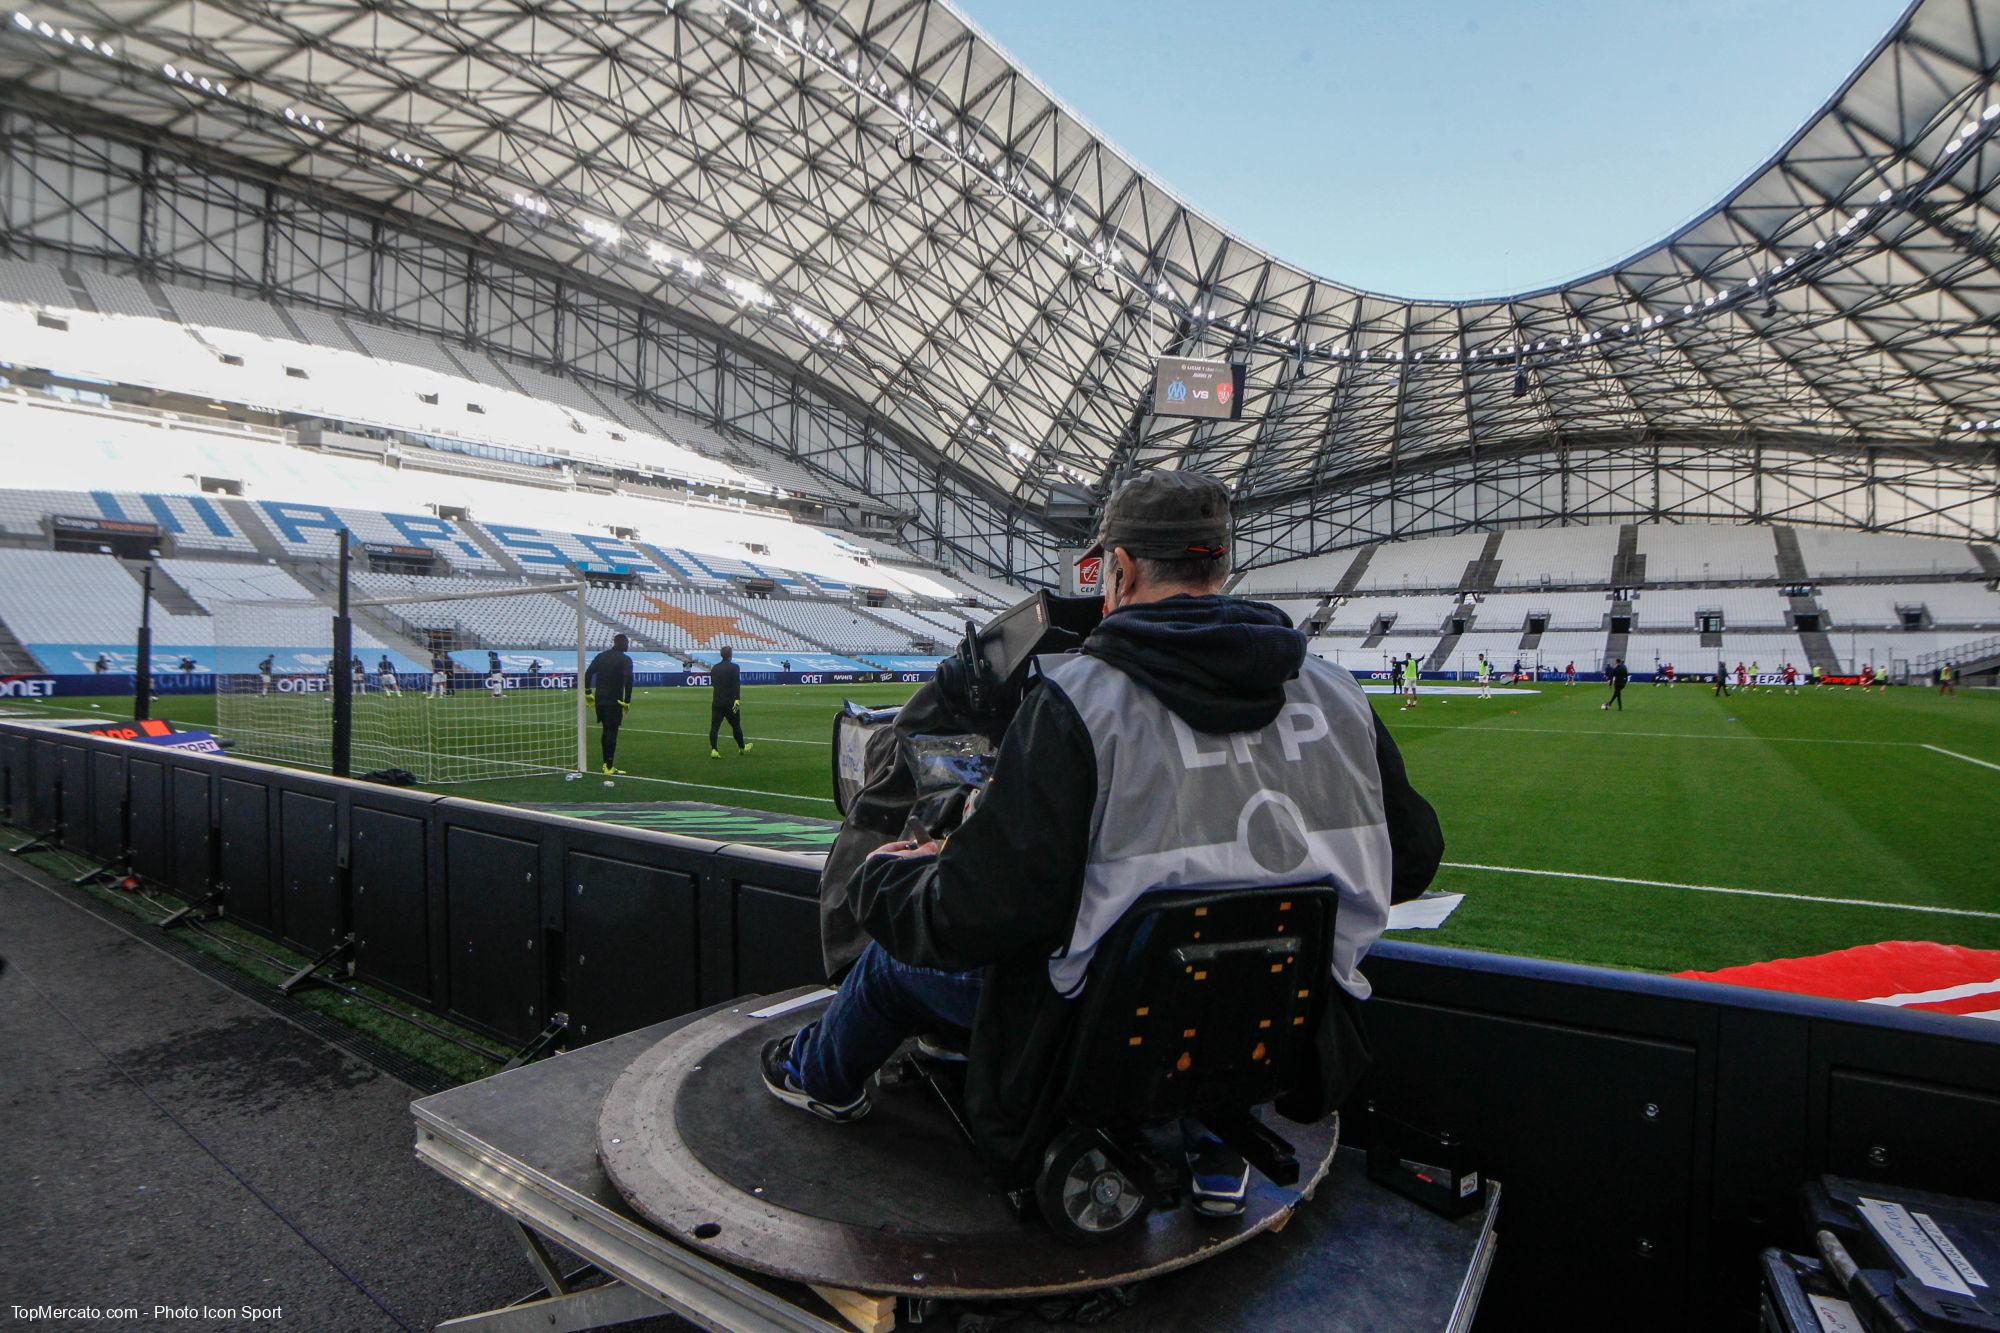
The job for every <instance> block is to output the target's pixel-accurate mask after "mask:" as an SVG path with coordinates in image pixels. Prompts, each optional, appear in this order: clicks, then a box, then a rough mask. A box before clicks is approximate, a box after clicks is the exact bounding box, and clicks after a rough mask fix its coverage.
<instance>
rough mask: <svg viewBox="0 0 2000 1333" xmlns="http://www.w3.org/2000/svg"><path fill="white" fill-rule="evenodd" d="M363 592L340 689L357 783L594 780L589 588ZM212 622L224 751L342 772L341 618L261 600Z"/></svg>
mask: <svg viewBox="0 0 2000 1333" xmlns="http://www.w3.org/2000/svg"><path fill="white" fill-rule="evenodd" d="M352 592H353V593H354V594H357V595H352V596H351V597H350V599H349V602H348V607H349V617H350V623H351V627H352V635H353V648H352V650H351V652H350V654H349V657H348V661H347V663H346V664H345V668H344V671H342V673H341V674H342V675H344V676H345V679H344V680H341V682H340V683H341V684H344V685H347V686H348V687H349V689H350V690H351V695H352V703H351V717H352V722H351V728H350V729H351V737H350V748H351V753H352V764H353V770H354V771H355V772H356V773H369V772H374V771H379V770H386V769H402V770H404V771H406V772H408V773H410V774H411V775H412V776H413V777H414V778H415V779H416V780H417V781H419V782H425V783H451V782H474V781H480V780H483V779H492V778H507V777H531V776H535V775H537V774H548V773H558V772H567V771H582V769H583V768H584V767H585V765H586V759H587V750H586V743H587V734H586V727H587V722H588V719H587V716H586V710H585V704H584V691H583V676H584V671H585V669H586V663H587V642H586V639H587V634H588V631H589V626H590V617H589V614H588V585H587V584H585V583H581V582H576V583H533V584H522V585H519V586H507V587H476V588H467V589H462V590H460V589H450V590H439V591H429V592H413V593H398V594H391V595H382V596H369V595H366V593H365V592H364V590H363V589H361V588H359V587H356V588H354V589H352ZM213 609H214V614H215V631H216V635H215V637H216V662H217V676H216V723H217V730H218V732H219V733H220V735H221V737H222V739H223V740H224V741H226V742H229V743H230V744H231V747H232V749H233V750H234V751H235V752H236V753H238V754H241V755H243V756H245V757H247V758H255V759H266V760H270V761H273V762H277V763H283V764H291V765H297V766H304V767H311V768H321V769H324V768H328V767H329V766H330V764H331V762H332V756H333V754H334V741H335V735H334V709H333V704H332V693H333V685H334V683H335V681H336V679H337V677H336V675H335V667H336V664H335V659H334V653H333V651H332V640H333V625H334V611H333V609H332V608H331V607H329V606H327V605H326V604H325V603H322V602H318V601H312V602H304V601H292V602H282V601H272V600H258V599H245V600H241V601H234V602H221V603H217V604H215V605H214V608H213ZM607 637H608V631H607Z"/></svg>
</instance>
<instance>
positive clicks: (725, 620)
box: [627, 597, 778, 648]
mask: <svg viewBox="0 0 2000 1333" xmlns="http://www.w3.org/2000/svg"><path fill="white" fill-rule="evenodd" d="M646 601H647V603H648V604H649V605H651V606H652V608H653V609H652V610H650V611H631V612H627V614H628V615H630V616H631V617H632V619H634V620H657V621H659V622H660V623H661V624H663V625H672V626H673V627H674V628H675V629H684V630H686V631H687V632H688V635H689V637H691V638H692V639H693V640H694V641H695V643H696V645H697V646H700V647H706V646H707V645H709V644H711V643H713V642H715V640H717V639H723V638H727V639H743V640H747V641H748V642H750V643H761V644H766V645H768V646H770V647H773V648H775V647H777V646H778V641H777V640H776V639H767V638H765V637H764V636H763V635H761V634H752V633H750V632H749V631H748V630H745V629H742V628H739V626H740V624H741V622H740V621H738V620H737V618H736V617H735V616H705V615H702V614H700V613H699V612H696V611H690V610H688V609H687V608H686V607H683V606H675V605H674V604H673V603H672V602H663V601H661V600H660V599H659V598H657V597H648V598H646Z"/></svg>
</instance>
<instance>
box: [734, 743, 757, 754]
mask: <svg viewBox="0 0 2000 1333" xmlns="http://www.w3.org/2000/svg"><path fill="white" fill-rule="evenodd" d="M756 743H757V742H755V741H748V742H745V743H744V746H743V748H742V749H740V750H738V751H737V752H736V753H738V754H749V753H750V748H751V747H752V746H754V745H755V744H756Z"/></svg>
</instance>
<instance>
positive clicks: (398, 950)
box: [348, 802, 439, 1007]
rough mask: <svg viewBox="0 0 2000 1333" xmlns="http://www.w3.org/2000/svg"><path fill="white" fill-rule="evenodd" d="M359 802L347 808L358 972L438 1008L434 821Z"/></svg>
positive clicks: (373, 982) (419, 813)
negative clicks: (432, 902) (432, 899)
mask: <svg viewBox="0 0 2000 1333" xmlns="http://www.w3.org/2000/svg"><path fill="white" fill-rule="evenodd" d="M412 804H413V806H415V807H416V809H417V813H416V814H392V813H390V812H389V811H386V810H377V809H373V808H371V807H369V806H364V805H361V804H359V803H356V804H355V805H354V806H353V807H352V808H351V809H350V810H349V812H348V821H349V836H348V856H349V860H350V867H349V872H348V878H349V881H350V883H351V885H352V888H351V891H350V892H351V902H352V903H353V913H354V918H353V919H354V975H355V976H356V977H358V978H359V979H360V980H363V981H366V982H368V983H370V984H371V985H375V986H380V987H382V988H383V989H384V990H389V991H394V992H396V993H397V994H399V995H402V996H404V997H405V998H406V999H410V1000H414V1001H416V1002H417V1003H419V1004H425V1005H431V1006H433V1007H436V1006H437V1004H438V989H439V988H438V985H437V982H436V981H435V980H434V979H433V977H432V975H431V907H430V883H431V880H430V865H431V857H430V825H429V823H428V821H427V820H426V819H425V817H424V813H425V812H424V811H423V809H422V805H421V804H419V803H416V802H412Z"/></svg>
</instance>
